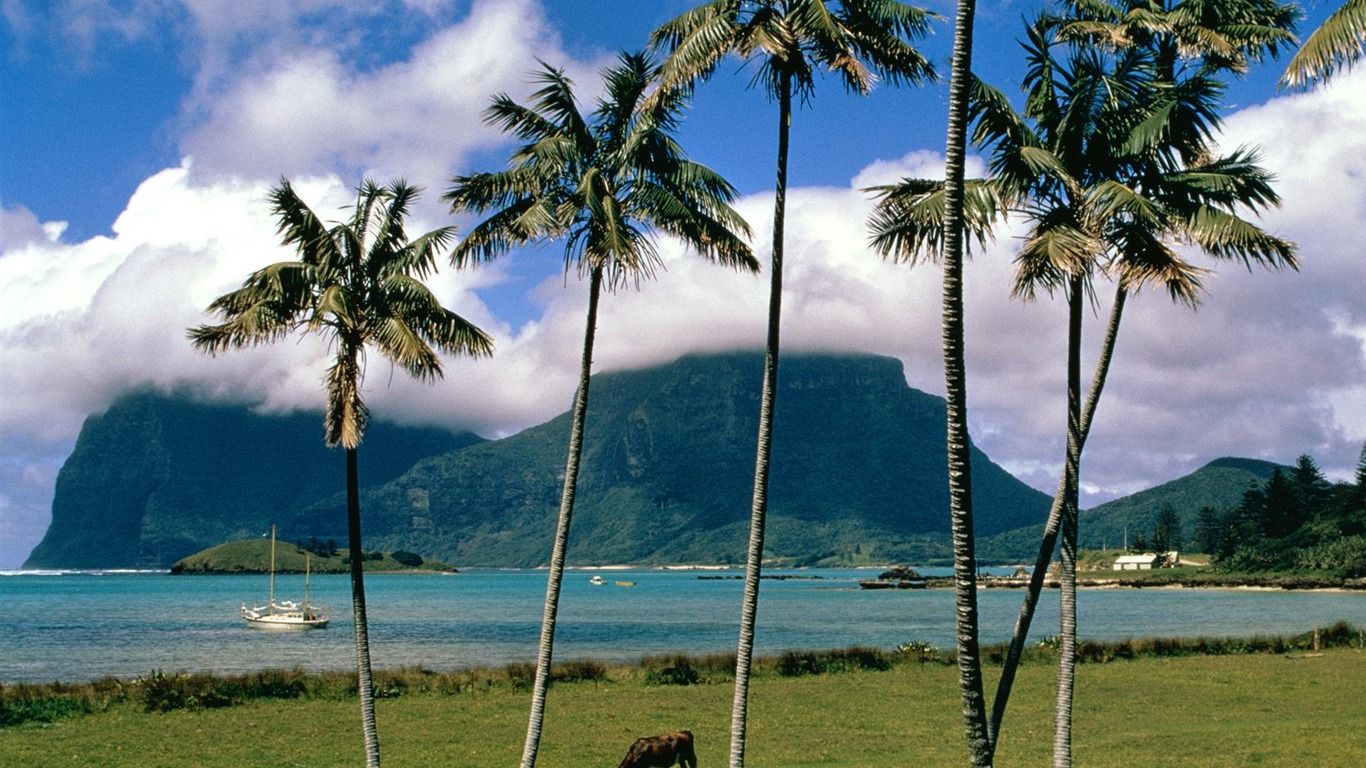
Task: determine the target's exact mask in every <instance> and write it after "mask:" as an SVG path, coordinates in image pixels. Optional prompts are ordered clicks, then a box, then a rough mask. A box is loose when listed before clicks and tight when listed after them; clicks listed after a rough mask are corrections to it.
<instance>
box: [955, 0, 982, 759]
mask: <svg viewBox="0 0 1366 768" xmlns="http://www.w3.org/2000/svg"><path fill="white" fill-rule="evenodd" d="M975 11H976V3H974V2H971V1H970V0H959V1H958V12H957V15H956V17H955V21H954V33H953V58H952V61H951V63H950V65H949V122H948V138H947V143H946V145H945V150H944V157H945V167H944V227H945V232H946V237H945V241H944V245H945V247H944V286H943V293H944V300H943V347H944V400H945V403H946V405H947V413H948V419H947V433H946V434H947V440H946V443H947V448H948V482H949V515H950V519H951V521H952V529H953V573H954V605H955V607H956V609H957V610H956V620H957V630H956V635H957V640H956V644H957V648H958V689H959V692H960V695H961V696H962V699H963V723H964V729H965V732H966V734H967V741H968V752H969V754H970V756H971V758H972V764H973V765H974V766H977V767H978V768H982V767H984V766H990V765H991V764H992V755H991V734H990V733H989V732H988V730H987V720H986V698H985V693H984V691H983V685H982V656H981V652H980V647H979V632H978V626H977V624H978V621H977V554H976V548H975V539H974V537H973V522H972V474H971V470H972V459H971V445H970V442H969V436H968V411H967V405H968V404H967V356H966V352H965V349H964V338H963V252H964V242H963V241H964V234H965V227H964V224H965V219H966V217H965V214H964V207H965V206H964V199H965V182H964V179H963V177H964V173H965V164H966V157H967V128H968V96H969V93H970V90H971V86H972V83H971V79H972V42H973V40H972V26H973V20H974V13H975ZM975 210H977V211H979V212H980V211H981V206H975Z"/></svg>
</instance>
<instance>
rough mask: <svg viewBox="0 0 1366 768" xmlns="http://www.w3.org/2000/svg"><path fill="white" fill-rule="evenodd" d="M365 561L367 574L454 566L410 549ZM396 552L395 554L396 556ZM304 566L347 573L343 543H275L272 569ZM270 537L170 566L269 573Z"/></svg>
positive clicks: (295, 569)
mask: <svg viewBox="0 0 1366 768" xmlns="http://www.w3.org/2000/svg"><path fill="white" fill-rule="evenodd" d="M369 554H370V555H371V556H370V557H368V558H367V559H366V561H365V571H366V572H367V573H371V572H373V573H386V572H388V573H423V572H429V573H451V572H454V571H455V569H454V568H452V567H451V566H449V565H447V564H445V563H443V562H441V561H440V560H433V559H431V558H426V557H422V556H420V555H416V554H415V553H411V552H404V553H397V552H377V551H376V552H371V553H369ZM395 555H397V557H395ZM305 567H307V569H308V570H309V571H312V572H313V573H350V572H351V564H350V561H349V560H348V559H347V557H346V550H345V545H343V548H342V550H341V551H340V552H335V553H329V554H319V553H317V552H306V550H305V549H304V548H303V547H301V546H299V545H297V544H291V543H288V542H283V541H280V542H276V545H275V572H276V573H277V574H280V573H303V572H304V570H305ZM269 572H270V540H269V539H262V538H257V539H249V540H246V541H230V542H228V543H226V544H219V545H218V546H216V547H211V548H209V549H206V550H204V551H202V552H196V553H194V554H193V555H190V556H189V557H185V558H181V559H180V560H177V561H175V563H173V564H172V565H171V573H174V574H183V575H191V574H224V573H269Z"/></svg>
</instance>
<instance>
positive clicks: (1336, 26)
mask: <svg viewBox="0 0 1366 768" xmlns="http://www.w3.org/2000/svg"><path fill="white" fill-rule="evenodd" d="M1363 52H1366V0H1347V1H1346V2H1344V3H1343V4H1342V7H1341V8H1339V9H1337V10H1336V11H1334V12H1333V14H1332V15H1330V16H1329V17H1328V18H1327V19H1325V20H1324V22H1323V24H1322V25H1321V26H1320V27H1319V28H1318V29H1316V30H1314V33H1313V34H1311V35H1310V36H1309V38H1308V39H1307V40H1305V41H1304V44H1303V45H1301V46H1300V49H1299V51H1297V52H1296V53H1295V55H1294V56H1292V57H1291V58H1290V61H1289V63H1287V64H1286V67H1285V74H1284V75H1282V76H1281V86H1282V87H1285V88H1300V87H1304V86H1307V85H1309V84H1311V83H1314V82H1317V81H1320V80H1323V81H1327V80H1329V79H1330V78H1332V77H1333V75H1335V74H1336V73H1337V72H1338V71H1340V70H1342V69H1351V68H1352V65H1353V64H1354V63H1356V61H1357V60H1358V59H1360V58H1361V55H1362V53H1363Z"/></svg>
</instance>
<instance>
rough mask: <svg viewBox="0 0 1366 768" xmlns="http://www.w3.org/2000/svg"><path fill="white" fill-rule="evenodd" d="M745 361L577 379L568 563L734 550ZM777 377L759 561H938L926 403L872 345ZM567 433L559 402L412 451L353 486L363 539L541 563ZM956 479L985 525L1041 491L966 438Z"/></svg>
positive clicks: (727, 556)
mask: <svg viewBox="0 0 1366 768" xmlns="http://www.w3.org/2000/svg"><path fill="white" fill-rule="evenodd" d="M762 364H763V359H762V356H761V355H759V354H753V353H736V354H722V355H692V356H688V357H684V358H682V359H680V360H678V361H676V362H674V363H672V364H668V365H663V366H659V367H655V368H649V369H645V370H636V371H620V372H614V373H603V374H599V375H597V376H594V377H593V381H592V385H591V390H590V393H591V402H590V406H589V414H588V420H587V424H586V428H585V429H586V435H585V441H584V459H583V467H582V472H581V477H580V481H579V493H578V502H577V505H576V508H575V513H574V520H573V529H572V532H571V540H570V548H569V553H568V559H569V562H570V563H576V564H594V563H637V564H668V563H697V562H703V563H736V562H743V561H744V551H745V545H746V541H747V536H748V525H749V515H750V496H751V487H752V484H753V476H754V440H755V434H756V431H757V419H758V413H759V385H760V380H761V368H762ZM779 388H780V392H779V396H778V407H777V414H776V422H775V427H774V437H773V459H772V460H773V474H772V478H771V487H770V499H769V501H770V511H769V528H768V533H767V536H766V541H765V544H766V548H765V555H766V557H769V558H782V559H783V560H785V561H786V562H791V563H798V564H810V563H820V562H846V563H847V562H874V563H888V562H926V561H927V560H933V559H943V558H946V557H948V556H949V540H948V535H947V534H948V530H949V517H948V494H947V489H946V487H945V483H944V479H943V478H944V473H945V471H946V467H945V452H944V448H943V440H944V438H943V434H944V419H945V415H944V401H943V399H942V398H938V397H934V396H931V395H928V394H925V393H924V392H919V391H917V390H914V389H911V388H910V387H909V386H907V385H906V379H905V375H904V373H903V371H902V368H901V363H900V362H899V361H897V360H894V359H891V358H886V357H877V356H872V355H848V354H838V355H837V354H827V355H799V354H791V355H788V356H786V357H784V358H783V361H782V364H781V365H780V367H779ZM566 399H568V398H566ZM568 429H569V414H567V413H566V414H563V415H561V416H559V417H557V418H555V419H553V420H552V421H550V422H547V423H546V424H543V425H540V426H538V427H533V428H531V429H528V430H526V431H524V432H522V433H520V434H517V435H514V436H512V437H508V438H505V439H502V440H498V441H495V442H489V443H483V444H480V445H476V446H471V447H469V448H465V449H462V450H460V451H458V452H454V453H450V454H447V455H444V456H439V457H433V458H430V459H427V460H425V461H422V462H420V463H418V464H417V465H416V466H414V467H413V468H412V470H411V471H409V472H407V473H405V474H404V475H402V476H401V477H399V478H397V479H395V480H394V481H393V482H390V483H387V484H385V485H383V486H381V487H379V488H376V489H374V490H373V491H372V492H370V493H368V494H366V495H365V497H364V499H363V502H362V503H363V506H364V509H365V514H366V525H367V529H366V536H367V540H368V541H371V542H372V543H373V544H374V545H376V546H381V547H383V548H386V549H413V548H415V547H418V546H421V547H424V548H425V551H431V552H432V553H433V554H434V555H436V556H438V557H441V558H442V559H445V560H447V561H449V562H452V563H454V564H456V565H460V566H465V565H503V566H535V565H541V564H544V563H545V562H546V561H547V560H548V558H549V552H550V543H551V537H552V534H553V528H554V522H555V515H556V510H557V509H558V504H559V495H560V485H561V474H562V473H563V470H564V459H565V446H566V441H567V436H568ZM973 482H974V490H975V493H976V500H975V509H976V521H977V525H978V528H979V530H981V531H983V532H985V533H987V534H993V533H998V532H1002V531H1006V530H1010V529H1013V528H1016V527H1019V526H1021V525H1027V524H1030V523H1034V522H1038V521H1041V520H1043V518H1044V517H1045V516H1046V514H1047V509H1048V498H1047V497H1046V496H1045V495H1044V494H1042V493H1039V492H1038V491H1036V490H1033V489H1032V488H1029V487H1028V486H1026V485H1024V484H1023V483H1021V482H1020V481H1018V480H1017V479H1015V478H1014V477H1012V476H1011V475H1009V474H1008V473H1006V472H1005V471H1004V470H1002V469H1001V468H1000V467H999V466H997V465H996V464H994V463H992V462H991V460H990V459H989V458H987V456H986V455H985V454H983V453H981V452H980V451H976V450H975V449H974V466H973ZM342 505H343V500H342V499H341V498H340V497H335V498H333V499H331V500H329V501H328V502H327V503H325V504H320V505H318V506H316V507H314V508H312V509H311V510H310V513H313V514H316V516H317V517H316V520H313V519H310V520H309V527H315V528H320V527H321V525H322V521H324V520H337V519H338V518H337V510H338V509H340V508H342ZM326 533H327V535H329V536H332V535H337V534H340V533H341V531H340V529H337V530H331V529H329V530H327V532H326ZM320 535H321V534H320Z"/></svg>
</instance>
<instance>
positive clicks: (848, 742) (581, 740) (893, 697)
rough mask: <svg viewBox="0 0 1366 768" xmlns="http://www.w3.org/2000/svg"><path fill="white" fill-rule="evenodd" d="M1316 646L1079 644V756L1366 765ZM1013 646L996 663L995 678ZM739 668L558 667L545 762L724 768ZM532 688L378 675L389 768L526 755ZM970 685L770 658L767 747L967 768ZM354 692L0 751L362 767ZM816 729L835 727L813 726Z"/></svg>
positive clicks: (1026, 735)
mask: <svg viewBox="0 0 1366 768" xmlns="http://www.w3.org/2000/svg"><path fill="white" fill-rule="evenodd" d="M1315 634H1316V633H1315V632H1305V633H1303V634H1300V635H1295V636H1289V637H1254V638H1193V639H1187V640H1162V639H1153V638H1147V639H1135V640H1132V641H1124V642H1115V643H1092V642H1086V641H1083V642H1081V643H1080V644H1079V651H1080V654H1081V655H1080V672H1079V675H1080V676H1081V678H1082V679H1083V680H1085V682H1086V685H1085V686H1084V687H1082V688H1081V689H1079V691H1078V706H1079V708H1080V709H1079V711H1081V712H1084V713H1085V715H1084V722H1085V723H1086V728H1085V729H1082V730H1079V731H1078V733H1077V735H1076V737H1075V749H1076V755H1077V759H1078V760H1079V761H1083V762H1086V763H1087V764H1090V765H1126V766H1136V767H1137V768H1143V767H1145V766H1161V765H1171V764H1174V763H1179V764H1182V765H1199V766H1206V767H1208V768H1225V767H1227V768H1234V767H1235V766H1238V767H1241V766H1244V765H1248V764H1253V763H1257V762H1260V763H1263V764H1270V765H1290V764H1305V765H1315V766H1324V767H1325V768H1336V767H1341V768H1347V766H1351V765H1354V762H1353V761H1354V760H1355V759H1356V756H1357V755H1360V754H1361V752H1362V750H1363V749H1366V741H1363V740H1366V731H1363V730H1362V729H1361V728H1360V727H1359V726H1360V722H1361V717H1362V716H1363V711H1362V709H1361V705H1360V702H1359V691H1358V690H1357V688H1358V686H1357V682H1356V680H1357V677H1358V676H1357V675H1356V674H1355V670H1357V669H1358V668H1359V667H1360V665H1361V663H1362V654H1363V653H1366V637H1363V631H1362V630H1361V629H1360V628H1358V627H1353V626H1350V625H1347V624H1339V625H1336V626H1333V627H1324V628H1320V629H1319V630H1318V632H1317V637H1318V643H1319V646H1318V650H1317V651H1316V650H1315V646H1314V642H1315ZM1004 650H1005V649H1004V647H999V646H989V647H984V648H983V657H984V661H985V671H986V674H987V677H988V679H989V680H990V679H991V678H994V677H995V676H996V675H997V674H998V673H999V664H1000V661H1001V659H1002V656H1003V653H1004ZM1056 655H1057V646H1056V642H1054V641H1053V640H1052V639H1045V640H1043V641H1041V642H1039V643H1035V644H1033V645H1031V646H1030V648H1029V649H1028V650H1027V653H1026V655H1025V661H1024V664H1023V665H1022V669H1021V672H1020V679H1019V682H1018V683H1017V692H1016V696H1017V697H1018V702H1019V703H1018V704H1017V707H1018V712H1017V714H1016V721H1017V725H1016V726H1015V728H1016V729H1017V730H1015V731H1014V733H1015V734H1018V735H1017V736H1014V737H1008V738H1005V739H1003V740H1002V742H1001V744H1000V745H999V749H998V752H997V754H998V756H999V759H1000V761H1001V762H1002V763H1003V764H1011V765H1038V764H1040V763H1041V762H1045V761H1046V760H1047V756H1048V754H1049V751H1048V750H1049V745H1048V743H1047V740H1043V739H1037V738H1030V734H1035V733H1046V732H1047V731H1048V729H1049V727H1050V726H1049V715H1048V713H1049V710H1050V707H1049V704H1048V702H1049V700H1050V699H1051V698H1052V696H1053V690H1052V689H1053V685H1054V682H1053V680H1052V675H1051V674H1050V670H1051V669H1052V668H1053V665H1054V664H1056ZM733 673H734V657H733V655H730V654H726V655H719V656H708V657H691V656H684V655H674V656H668V657H651V658H646V659H642V660H641V661H640V662H639V663H638V664H633V665H622V666H609V665H604V664H600V663H595V662H590V661H578V662H570V663H561V664H557V665H556V666H555V670H554V674H553V685H554V687H555V691H556V696H557V697H559V698H561V699H562V701H563V704H562V706H561V707H560V708H559V709H558V710H557V712H558V714H557V716H556V717H555V718H554V719H552V720H550V721H548V723H547V728H546V733H545V736H544V745H543V748H542V749H543V753H542V758H543V760H544V761H545V763H546V764H548V765H612V764H615V762H617V761H619V760H620V758H621V755H622V754H624V752H625V750H626V748H627V747H628V746H629V745H630V743H631V741H632V740H634V739H635V738H636V737H637V736H640V735H642V734H644V733H647V732H648V733H654V732H656V731H660V730H669V729H673V728H683V727H687V728H690V729H691V730H693V731H694V732H695V733H696V734H697V737H698V750H699V752H700V753H701V754H700V756H699V759H700V761H701V762H703V763H704V764H707V765H716V764H719V763H721V762H722V761H723V759H724V754H725V749H726V746H725V740H724V734H725V732H726V728H727V721H726V712H727V707H726V705H725V702H726V700H727V699H728V698H729V691H730V686H731V683H732V678H733ZM533 676H534V669H533V667H532V665H529V664H519V665H510V666H507V667H501V668H492V669H471V670H454V671H435V670H427V669H418V668H413V669H401V670H378V671H377V672H376V674H375V686H376V695H377V696H378V697H379V699H380V707H379V711H378V716H379V718H380V722H381V723H382V724H383V726H384V731H385V738H386V743H387V744H388V745H390V749H389V750H388V754H389V758H388V760H387V762H389V763H390V764H391V765H397V766H410V765H411V766H418V765H431V764H435V763H439V762H443V761H445V760H447V759H448V758H449V756H450V755H451V754H460V755H461V756H462V758H461V761H460V762H461V764H462V765H467V766H471V768H481V767H483V766H488V767H489V768H492V767H493V766H500V765H506V764H507V763H509V762H511V761H513V760H515V759H516V757H517V747H516V745H517V742H518V738H517V736H518V732H519V729H520V728H521V727H522V726H524V725H525V723H524V722H523V721H522V718H523V716H524V715H525V709H524V706H525V696H526V692H527V691H528V690H529V689H530V686H531V681H532V678H533ZM956 687H957V682H956V672H955V670H954V660H953V654H952V650H951V649H940V648H936V647H934V646H931V645H928V644H925V643H919V642H915V641H914V640H908V641H907V642H906V643H903V644H902V646H901V647H900V648H899V649H897V650H893V651H880V650H875V649H867V648H849V649H841V650H834V651H828V652H814V651H794V652H790V653H787V654H782V655H778V656H772V657H758V658H756V659H755V664H754V669H753V682H752V705H751V710H752V712H751V715H750V717H751V722H752V723H753V727H752V739H753V744H752V746H753V748H754V749H756V750H758V751H760V752H762V754H764V755H765V756H766V759H767V760H771V761H772V762H773V764H775V765H784V766H815V765H823V766H834V767H835V768H862V767H863V766H868V765H883V764H895V763H896V762H897V761H898V760H901V759H904V756H905V755H906V753H907V750H910V751H912V752H913V753H914V754H915V755H916V757H915V762H916V764H917V765H924V766H930V767H931V768H935V767H938V766H946V767H947V766H955V765H961V760H962V757H961V750H962V747H961V745H960V744H959V743H956V742H955V741H954V740H952V739H945V738H944V737H943V735H944V734H945V733H947V732H950V731H951V730H952V729H953V728H954V724H955V720H957V718H958V715H957V714H956V711H955V708H953V707H946V706H944V702H945V701H948V700H951V699H952V698H953V697H954V696H955V690H956ZM355 697H356V689H355V676H354V674H343V673H330V674H304V673H302V672H299V671H289V670H277V671H264V672H260V673H255V674H252V675H244V676H236V677H211V676H199V675H181V674H176V673H171V672H151V673H149V674H148V675H146V676H145V677H142V678H139V679H137V680H114V679H104V680H99V681H95V682H93V683H90V684H86V685H13V686H5V687H3V688H0V753H3V754H5V755H6V757H7V759H11V760H14V761H15V762H16V764H21V765H25V766H29V767H30V768H65V767H66V766H77V765H88V764H90V760H89V756H91V755H99V756H100V758H99V760H100V762H99V764H100V765H103V766H107V768H123V766H142V765H153V764H164V765H179V764H195V765H201V766H205V767H206V768H213V767H215V766H225V767H226V766H236V765H245V764H251V763H252V762H253V758H254V757H259V754H260V753H259V750H260V749H261V748H262V747H263V746H268V747H269V748H270V749H271V750H272V755H274V756H278V757H279V759H280V760H281V761H285V762H288V763H298V764H300V765H308V766H319V767H321V766H344V765H352V764H354V762H355V761H354V758H353V757H352V756H351V755H350V753H349V751H348V750H345V749H338V748H337V747H336V746H335V745H336V743H337V742H338V740H339V739H341V738H344V737H345V736H346V735H347V734H348V733H349V732H350V731H352V730H355V729H358V725H357V724H356V723H355V722H354V721H353V719H352V718H349V717H347V716H346V713H347V712H348V711H350V709H351V707H352V706H354V701H355ZM814 722H819V723H820V724H821V726H820V728H817V729H812V728H811V727H810V726H811V723H814ZM451 723H458V724H459V727H449V725H450V724H451ZM267 724H269V725H267ZM226 733H231V734H237V735H240V736H242V738H232V739H224V738H223V734H226ZM357 735H358V734H357ZM1159 743H1160V744H1161V745H1162V748H1161V749H1154V745H1155V744H1159Z"/></svg>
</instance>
